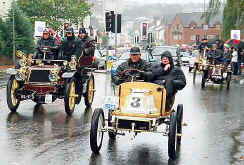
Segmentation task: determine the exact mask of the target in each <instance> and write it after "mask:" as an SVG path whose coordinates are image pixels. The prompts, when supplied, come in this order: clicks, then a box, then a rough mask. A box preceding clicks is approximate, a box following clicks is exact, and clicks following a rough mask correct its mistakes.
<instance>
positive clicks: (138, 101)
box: [130, 97, 141, 108]
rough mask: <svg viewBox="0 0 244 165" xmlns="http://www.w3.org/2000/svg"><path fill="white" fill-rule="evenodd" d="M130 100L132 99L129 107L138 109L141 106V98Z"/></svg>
mask: <svg viewBox="0 0 244 165" xmlns="http://www.w3.org/2000/svg"><path fill="white" fill-rule="evenodd" d="M131 99H132V100H131V103H130V105H131V107H133V108H138V107H140V106H141V98H140V97H132V98H131Z"/></svg>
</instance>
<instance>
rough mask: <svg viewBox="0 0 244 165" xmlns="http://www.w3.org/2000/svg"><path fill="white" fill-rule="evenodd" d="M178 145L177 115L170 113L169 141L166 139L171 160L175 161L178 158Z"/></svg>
mask: <svg viewBox="0 0 244 165" xmlns="http://www.w3.org/2000/svg"><path fill="white" fill-rule="evenodd" d="M178 145H179V144H178V143H177V115H176V112H172V113H171V115H170V125H169V139H168V155H169V157H170V158H171V159H176V158H177V156H178V151H179V150H178Z"/></svg>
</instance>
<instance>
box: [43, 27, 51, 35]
mask: <svg viewBox="0 0 244 165" xmlns="http://www.w3.org/2000/svg"><path fill="white" fill-rule="evenodd" d="M42 33H48V34H50V31H49V29H48V28H44V29H43V31H42Z"/></svg>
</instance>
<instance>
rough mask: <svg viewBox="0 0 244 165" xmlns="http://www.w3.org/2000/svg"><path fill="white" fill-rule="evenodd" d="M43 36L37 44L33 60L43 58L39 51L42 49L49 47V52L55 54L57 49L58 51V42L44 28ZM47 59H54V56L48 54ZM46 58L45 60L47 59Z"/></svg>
mask: <svg viewBox="0 0 244 165" xmlns="http://www.w3.org/2000/svg"><path fill="white" fill-rule="evenodd" d="M42 33H43V36H42V37H41V39H40V40H39V41H38V42H37V48H36V51H35V53H34V57H33V58H34V59H38V58H42V57H43V52H42V51H41V48H42V47H49V48H51V51H52V53H51V54H53V53H56V54H57V49H58V41H57V40H56V39H55V38H53V37H52V36H51V34H50V30H49V29H48V28H45V29H44V30H43V32H42ZM48 55H49V56H48V57H49V58H52V59H53V58H54V56H50V54H48ZM48 57H47V58H48Z"/></svg>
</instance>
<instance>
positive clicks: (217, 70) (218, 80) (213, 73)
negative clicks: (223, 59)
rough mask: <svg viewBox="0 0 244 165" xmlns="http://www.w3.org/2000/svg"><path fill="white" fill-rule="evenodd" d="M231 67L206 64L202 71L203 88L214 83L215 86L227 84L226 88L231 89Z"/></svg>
mask: <svg viewBox="0 0 244 165" xmlns="http://www.w3.org/2000/svg"><path fill="white" fill-rule="evenodd" d="M231 75H232V71H231V66H230V65H225V64H210V63H209V62H208V63H205V64H204V65H203V69H202V81H201V87H202V89H203V88H205V86H206V83H208V82H212V83H214V84H224V83H226V88H227V89H229V88H230V82H231Z"/></svg>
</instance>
